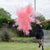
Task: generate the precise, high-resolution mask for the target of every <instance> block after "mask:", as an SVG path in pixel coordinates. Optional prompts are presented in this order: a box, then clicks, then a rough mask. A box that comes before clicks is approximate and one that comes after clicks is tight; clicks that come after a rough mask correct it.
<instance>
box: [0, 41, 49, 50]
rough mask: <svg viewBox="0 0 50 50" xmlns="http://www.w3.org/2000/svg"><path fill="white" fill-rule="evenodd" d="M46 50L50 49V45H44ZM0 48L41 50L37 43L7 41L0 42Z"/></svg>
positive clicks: (2, 49)
mask: <svg viewBox="0 0 50 50" xmlns="http://www.w3.org/2000/svg"><path fill="white" fill-rule="evenodd" d="M44 49H45V50H50V47H44ZM0 50H41V48H38V44H37V43H15V42H14V43H12V42H9V43H6V42H0Z"/></svg>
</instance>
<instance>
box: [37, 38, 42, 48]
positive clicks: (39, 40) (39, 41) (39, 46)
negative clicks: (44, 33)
mask: <svg viewBox="0 0 50 50" xmlns="http://www.w3.org/2000/svg"><path fill="white" fill-rule="evenodd" d="M37 42H38V43H39V48H40V46H41V42H40V40H39V39H38V40H37Z"/></svg>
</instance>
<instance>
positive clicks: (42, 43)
mask: <svg viewBox="0 0 50 50" xmlns="http://www.w3.org/2000/svg"><path fill="white" fill-rule="evenodd" d="M40 42H41V45H42V50H44V48H43V40H42V39H41V40H40Z"/></svg>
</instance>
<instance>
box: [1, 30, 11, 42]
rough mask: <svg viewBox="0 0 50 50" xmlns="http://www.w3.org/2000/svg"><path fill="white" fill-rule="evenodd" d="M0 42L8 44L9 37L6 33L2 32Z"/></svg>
mask: <svg viewBox="0 0 50 50" xmlns="http://www.w3.org/2000/svg"><path fill="white" fill-rule="evenodd" d="M1 40H2V41H6V42H9V40H10V36H9V34H8V32H6V31H3V33H2V34H1Z"/></svg>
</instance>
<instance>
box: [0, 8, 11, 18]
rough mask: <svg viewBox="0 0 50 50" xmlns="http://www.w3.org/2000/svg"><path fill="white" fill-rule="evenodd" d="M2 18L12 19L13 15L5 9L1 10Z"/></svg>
mask: <svg viewBox="0 0 50 50" xmlns="http://www.w3.org/2000/svg"><path fill="white" fill-rule="evenodd" d="M0 17H7V18H11V14H10V13H9V12H7V11H6V10H4V9H3V8H0Z"/></svg>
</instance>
